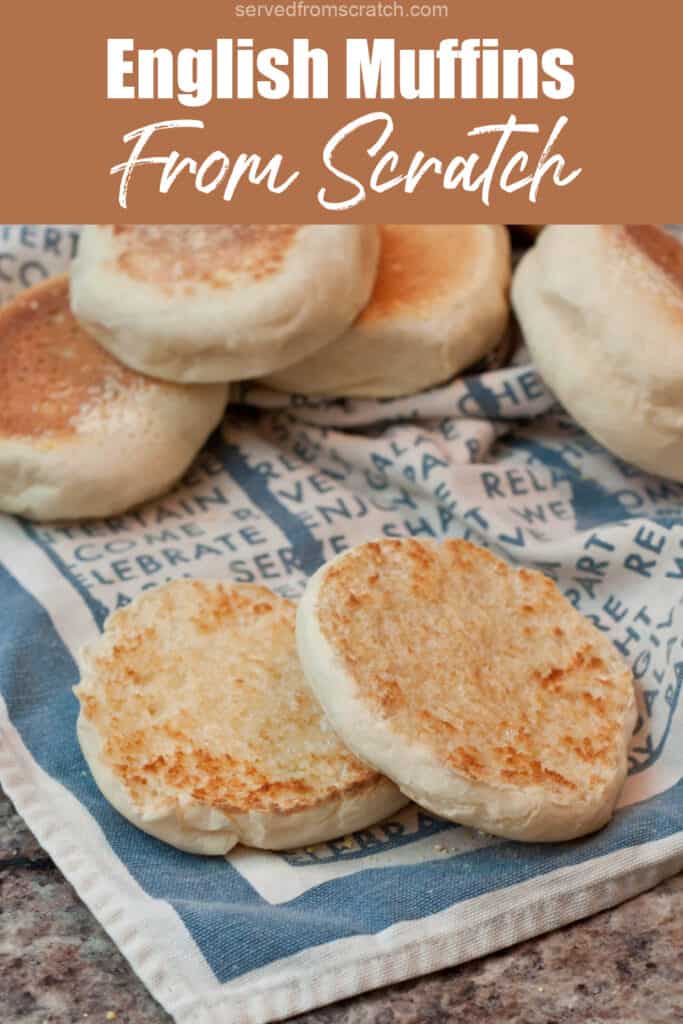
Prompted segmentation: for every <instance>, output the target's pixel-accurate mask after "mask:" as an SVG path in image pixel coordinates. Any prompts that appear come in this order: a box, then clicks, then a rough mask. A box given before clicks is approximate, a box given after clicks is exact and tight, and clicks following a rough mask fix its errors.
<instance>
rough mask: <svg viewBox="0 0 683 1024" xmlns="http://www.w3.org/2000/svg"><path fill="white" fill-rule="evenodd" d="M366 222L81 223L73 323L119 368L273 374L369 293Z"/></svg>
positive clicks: (339, 326) (343, 323) (373, 262)
mask: <svg viewBox="0 0 683 1024" xmlns="http://www.w3.org/2000/svg"><path fill="white" fill-rule="evenodd" d="M378 252H379V238H378V231H377V228H376V227H375V225H362V224H348V225H340V224H324V225H316V224H264V225H259V224H233V225H222V224H216V225H197V224H194V225H131V226H113V225H97V226H92V225H91V226H89V227H86V228H85V229H84V230H83V234H82V236H81V241H80V247H79V255H78V258H77V259H76V260H75V261H74V264H73V267H72V285H71V293H72V304H73V308H74V312H75V314H76V316H77V317H78V318H79V320H81V321H82V323H83V324H84V325H85V326H86V327H87V328H88V329H89V330H90V331H92V333H93V334H94V336H95V337H96V338H97V340H98V341H99V342H100V343H101V344H102V345H104V346H105V347H106V348H107V349H108V350H109V351H110V352H112V353H113V354H114V355H115V356H116V357H117V358H118V359H120V360H121V361H122V362H124V363H125V364H126V365H127V366H131V367H132V368H133V369H136V370H139V371H140V372H142V373H149V374H151V375H152V376H156V377H161V378H163V379H166V380H173V381H182V382H186V383H194V382H198V381H199V382H201V381H205V382H209V381H236V380H242V379H245V378H250V377H257V376H260V375H262V374H267V373H272V372H274V371H276V370H280V369H282V368H283V367H285V366H288V365H289V364H290V363H293V362H297V361H298V360H301V359H304V358H305V357H307V356H309V355H311V354H312V353H313V352H315V351H317V349H319V348H322V347H323V346H324V345H325V344H327V342H329V341H330V340H331V339H332V338H335V337H336V336H337V335H339V334H340V333H341V332H342V331H344V330H345V329H346V328H347V327H348V325H349V324H350V323H351V322H352V320H353V319H354V318H355V317H356V316H357V314H358V313H359V312H360V310H361V309H362V308H363V306H364V305H365V303H366V302H367V299H368V297H369V295H370V292H371V290H372V286H373V283H374V280H375V274H376V270H377V259H378Z"/></svg>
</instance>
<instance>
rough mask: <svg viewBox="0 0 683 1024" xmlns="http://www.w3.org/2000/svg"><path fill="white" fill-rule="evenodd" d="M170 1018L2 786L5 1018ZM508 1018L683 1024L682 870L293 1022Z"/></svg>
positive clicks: (159, 1022)
mask: <svg viewBox="0 0 683 1024" xmlns="http://www.w3.org/2000/svg"><path fill="white" fill-rule="evenodd" d="M108 1014H109V1016H108ZM112 1014H116V1016H115V1017H112V1016H111V1015H112ZM170 1019H171V1018H170V1017H168V1015H167V1014H165V1013H164V1012H163V1010H162V1009H161V1008H160V1007H159V1006H158V1004H157V1003H155V1001H154V1000H153V999H152V997H151V996H150V995H149V993H148V992H147V991H146V989H145V988H144V987H143V985H142V984H141V982H140V981H138V979H137V978H136V977H135V975H134V974H133V972H132V971H131V969H130V968H129V966H128V964H127V963H126V961H125V960H124V959H123V957H122V956H121V954H120V953H119V952H118V950H117V949H116V948H115V946H114V945H113V944H112V942H111V941H110V940H109V939H108V937H107V936H106V935H105V933H104V932H103V931H102V929H101V928H100V926H99V925H98V924H97V922H96V921H95V920H94V918H93V917H92V916H91V915H90V913H89V911H88V910H87V909H86V908H85V906H84V905H83V904H82V903H81V901H80V900H79V899H78V897H77V896H76V894H75V893H74V891H73V889H72V888H71V886H70V885H69V884H68V883H67V882H66V881H65V880H64V878H63V877H62V875H61V874H60V873H59V871H58V870H57V869H56V868H55V867H54V865H53V864H52V862H51V860H50V859H49V857H47V856H46V854H45V853H44V852H43V851H42V850H41V848H40V846H39V845H38V844H37V843H36V841H35V839H34V838H33V836H32V835H31V833H30V832H29V831H28V829H27V828H26V826H25V825H24V824H23V822H22V820H21V819H20V818H19V816H18V815H17V814H16V813H15V812H14V809H13V808H12V806H11V804H10V802H9V801H8V800H7V799H6V798H5V797H4V796H3V795H2V793H1V792H0V1022H1V1024H19V1022H21V1024H76V1022H83V1021H87V1022H88V1024H96V1022H100V1021H101V1022H103V1024H107V1022H108V1021H111V1020H115V1021H116V1024H166V1022H169V1021H170ZM508 1022H509V1024H601V1022H614V1024H678V1022H683V875H679V876H678V877H677V878H674V879H670V880H669V881H668V882H664V883H663V884H662V885H660V886H658V887H657V888H656V889H654V890H652V891H651V892H649V893H644V894H643V895H642V896H638V897H637V898H636V899H634V900H630V901H629V902H628V903H624V904H622V905H621V906H620V907H616V908H614V909H613V910H608V911H605V912H604V913H602V914H597V915H596V916H595V917H592V918H589V919H587V920H585V921H580V922H578V923H577V924H574V925H571V926H569V927H568V928H563V929H561V930H559V931H556V932H552V933H551V934H549V935H544V936H541V937H540V938H538V939H532V940H530V941H529V942H524V943H522V944H521V945H519V946H514V947H513V948H511V949H508V950H504V951H503V952H501V953H496V954H494V955H492V956H488V957H485V958H483V959H481V960H476V961H473V962H472V963H469V964H464V965H462V966H461V967H456V968H453V969H452V970H449V971H441V972H439V973H438V974H433V975H430V976H429V977H426V978H420V979H417V980H416V981H411V982H406V983H405V984H402V985H395V986H393V987H391V988H387V989H380V990H378V991H377V992H371V993H368V994H367V995H363V996H358V997H357V998H355V999H351V1000H348V1001H346V1002H344V1003H338V1004H337V1005H335V1006H329V1007H325V1008H323V1009H320V1010H316V1011H314V1012H312V1013H307V1014H304V1015H303V1016H300V1017H297V1018H296V1024H508Z"/></svg>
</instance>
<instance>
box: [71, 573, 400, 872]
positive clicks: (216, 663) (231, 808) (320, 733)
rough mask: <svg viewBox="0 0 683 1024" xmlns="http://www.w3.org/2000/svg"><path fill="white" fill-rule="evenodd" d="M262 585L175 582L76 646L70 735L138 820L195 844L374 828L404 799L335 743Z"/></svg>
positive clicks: (109, 791)
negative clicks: (75, 709) (75, 708)
mask: <svg viewBox="0 0 683 1024" xmlns="http://www.w3.org/2000/svg"><path fill="white" fill-rule="evenodd" d="M294 623H295V609H294V606H293V604H292V603H291V602H290V601H286V600H285V599H284V598H281V597H278V596H277V595H276V594H273V593H271V592H270V591H269V590H267V589H266V588H265V587H260V586H256V585H252V584H243V585H233V584H230V583H219V582H215V581H209V580H204V581H201V580H177V581H174V582H172V583H168V584H165V585H163V586H161V587H157V588H155V589H153V590H149V591H147V592H145V593H143V594H142V595H140V596H139V597H138V598H137V599H136V600H135V601H134V602H133V603H132V604H131V605H130V606H128V607H127V608H125V609H123V610H121V611H117V612H115V613H114V614H113V615H111V616H110V617H109V619H108V620H107V622H106V624H105V628H104V632H103V634H102V636H101V638H100V639H99V640H98V641H97V642H96V643H94V644H92V645H90V646H89V647H86V648H84V649H83V650H82V652H81V654H80V669H81V679H80V683H79V685H78V686H77V687H76V688H75V693H76V696H77V697H78V699H79V701H80V704H81V712H80V716H79V719H78V737H79V740H80V743H81V747H82V749H83V753H84V755H85V758H86V760H87V761H88V764H89V765H90V768H91V770H92V773H93V776H94V778H95V781H96V782H97V784H98V786H99V787H100V789H101V791H102V793H103V794H104V795H105V796H106V797H107V799H108V800H109V801H110V802H111V803H112V804H113V805H114V807H115V808H116V809H117V810H118V811H119V812H120V813H121V814H123V815H124V817H126V818H128V820H129V821H131V822H133V824H134V825H137V826H138V828H141V829H143V830H144V831H145V832H149V833H150V834H151V835H154V836H157V838H159V839H163V840H164V841H165V842H167V843H170V844H172V845H173V846H176V847H178V848H179V849H181V850H186V851H188V852H191V853H204V854H222V853H225V852H226V851H227V850H229V849H231V847H232V846H234V845H235V843H237V842H242V843H246V844H247V845H249V846H256V847H262V848H265V849H273V850H277V849H284V848H287V847H293V846H300V845H304V844H308V843H314V842H322V841H323V840H326V839H331V838H334V837H337V836H340V835H344V834H345V833H347V832H349V831H353V830H355V829H360V828H365V827H366V826H368V825H371V824H374V823H375V822H377V821H379V820H381V819H382V818H384V817H386V816H387V815H389V814H392V813H393V812H394V811H396V810H398V808H399V807H402V806H403V805H404V804H405V803H406V802H407V800H406V798H405V797H403V796H402V794H401V793H400V792H399V791H398V790H397V789H396V787H395V786H394V785H392V783H390V782H389V781H388V780H387V779H384V778H382V777H381V776H380V775H378V774H377V773H376V772H375V771H374V770H373V769H371V768H369V767H367V766H366V765H365V764H363V763H361V762H360V761H359V760H357V759H356V758H355V757H354V756H353V755H352V754H351V753H350V752H349V751H348V750H347V749H346V748H345V747H344V746H343V744H342V743H341V742H340V741H339V740H338V739H337V736H336V735H335V733H334V732H333V730H332V729H330V728H329V727H328V725H327V722H326V721H325V718H324V715H323V713H322V711H321V709H320V706H319V704H318V703H317V701H316V700H315V698H314V697H313V695H312V694H311V692H310V690H309V689H308V687H307V685H306V682H305V680H304V677H303V674H302V672H301V667H300V665H299V660H298V657H297V653H296V646H295V636H294Z"/></svg>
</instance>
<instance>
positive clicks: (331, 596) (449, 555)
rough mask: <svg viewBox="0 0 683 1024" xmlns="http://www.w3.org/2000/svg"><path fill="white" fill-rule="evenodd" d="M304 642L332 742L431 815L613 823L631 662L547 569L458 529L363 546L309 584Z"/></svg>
mask: <svg viewBox="0 0 683 1024" xmlns="http://www.w3.org/2000/svg"><path fill="white" fill-rule="evenodd" d="M297 645H298V650H299V656H300V658H301V664H302V666H303V669H304V672H305V675H306V678H307V680H308V682H309V684H310V686H311V687H312V689H313V691H314V692H315V694H316V696H317V697H318V699H319V700H320V702H321V704H322V706H323V708H324V709H325V711H326V713H327V716H328V718H329V720H330V723H331V724H332V726H333V727H334V728H335V730H336V731H337V733H338V735H339V737H340V738H341V739H342V740H343V741H344V742H345V743H346V744H347V745H348V746H349V747H350V749H351V750H353V751H354V752H355V753H356V754H357V755H358V756H359V757H362V758H363V760H364V761H366V762H367V763H368V764H371V765H373V766H374V767H375V768H376V769H377V770H378V771H381V772H383V773H384V774H385V775H386V776H387V777H389V778H391V779H393V781H394V782H395V783H396V784H397V785H398V786H399V787H400V788H401V789H402V791H403V792H404V793H405V794H406V795H407V796H410V797H411V798H412V799H413V800H416V801H417V802H418V803H420V804H422V805H423V806H424V807H426V808H428V809H429V810H431V811H433V812H435V813H436V814H439V815H441V816H443V817H445V818H449V819H452V820H453V821H457V822H460V823H461V824H464V825H471V826H474V827H477V828H481V829H484V830H486V831H488V832H492V833H494V834H496V835H500V836H505V837H508V838H511V839H523V840H534V841H552V840H560V839H572V838H574V837H576V836H580V835H583V834H584V833H588V832H592V831H594V830H595V829H598V828H600V827H601V826H602V825H604V824H605V822H606V821H608V820H609V818H610V816H611V814H612V811H613V808H614V804H615V801H616V798H617V796H618V793H619V790H620V788H621V785H622V783H623V781H624V777H625V775H626V767H627V762H626V755H627V747H628V743H629V739H630V737H631V733H632V731H633V727H634V724H635V720H636V702H635V695H634V689H633V681H632V676H631V672H630V671H629V669H628V668H627V666H626V665H625V664H624V663H623V662H622V661H621V659H620V658H619V656H618V655H617V652H616V650H615V649H614V647H613V646H612V644H611V643H610V642H609V640H607V639H606V638H605V637H604V636H603V635H602V634H601V633H600V632H598V630H597V629H595V627H594V626H593V625H592V624H591V623H589V622H588V621H587V620H586V619H585V618H583V617H582V616H581V615H580V614H579V613H578V612H577V611H576V610H575V609H574V608H573V607H572V605H570V604H569V602H568V601H567V600H566V599H565V598H564V597H563V596H562V595H561V593H560V591H559V590H558V589H557V587H556V586H555V584H554V583H552V581H551V580H549V579H547V578H546V577H545V576H542V575H541V574H540V573H538V572H533V571H529V570H527V569H520V570H515V569H513V568H511V567H510V566H508V565H507V564H506V563H505V562H503V561H501V560H499V559H497V558H495V557H494V556H493V555H491V554H490V553H489V552H488V551H486V550H485V549H483V548H478V547H476V546H475V545H473V544H469V543H467V542H466V541H460V540H448V541H445V542H444V543H443V544H440V545H438V544H436V543H433V542H426V541H417V540H403V541H400V540H382V541H378V542H371V543H368V544H362V545H360V546H359V547H357V548H354V549H352V550H351V551H348V552H345V553H343V554H342V555H340V556H338V557H337V558H336V559H334V560H333V561H332V562H330V563H328V564H327V565H326V566H323V567H322V568H321V569H320V570H319V571H318V572H317V573H316V574H315V575H314V576H313V577H312V579H311V580H310V581H309V584H308V586H307V589H306V591H305V594H304V597H303V599H302V601H301V604H300V607H299V613H298V621H297Z"/></svg>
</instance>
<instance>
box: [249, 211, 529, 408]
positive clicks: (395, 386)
mask: <svg viewBox="0 0 683 1024" xmlns="http://www.w3.org/2000/svg"><path fill="white" fill-rule="evenodd" d="M380 232H381V242H382V247H381V255H380V263H379V271H378V275H377V281H376V283H375V288H374V290H373V293H372V297H371V299H370V302H369V303H368V305H367V306H366V307H365V309H364V310H363V312H362V313H361V314H360V316H359V317H358V318H357V320H356V321H355V322H354V324H353V325H352V326H351V327H349V329H348V330H347V331H346V332H345V333H344V334H342V335H341V337H339V338H337V339H336V340H333V341H331V342H330V344H329V345H327V346H326V347H325V348H323V349H321V350H320V351H318V352H316V353H315V354H314V355H312V356H310V357H309V358H308V359H305V360H303V361H302V362H299V363H296V364H295V365H293V366H290V367H287V368H286V369H284V370H281V371H279V372H277V373H274V374H272V373H271V374H270V375H269V376H268V377H266V379H265V381H264V383H266V384H268V385H269V386H270V387H273V388H276V389H279V390H282V391H294V392H299V393H301V394H305V395H324V396H335V395H339V396H342V397H349V398H354V397H355V398H363V397H366V398H390V397H395V396H399V395H407V394H412V393H413V392H415V391H422V390H423V389H424V388H428V387H431V386H433V385H434V384H440V383H441V382H442V381H445V380H447V379H449V378H450V377H452V376H453V375H454V374H456V373H458V372H459V371H460V370H463V369H465V368H466V367H467V366H469V365H471V364H472V363H473V362H475V361H476V360H478V359H479V358H481V357H482V356H484V355H485V354H486V353H488V352H489V351H490V350H491V349H492V348H494V347H495V345H496V343H497V342H498V341H499V340H500V338H501V335H502V334H503V332H504V330H505V326H506V324H507V319H508V294H507V293H508V285H509V281H510V242H509V236H508V233H507V231H506V229H505V228H504V227H502V226H501V225H499V224H383V225H381V227H380Z"/></svg>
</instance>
